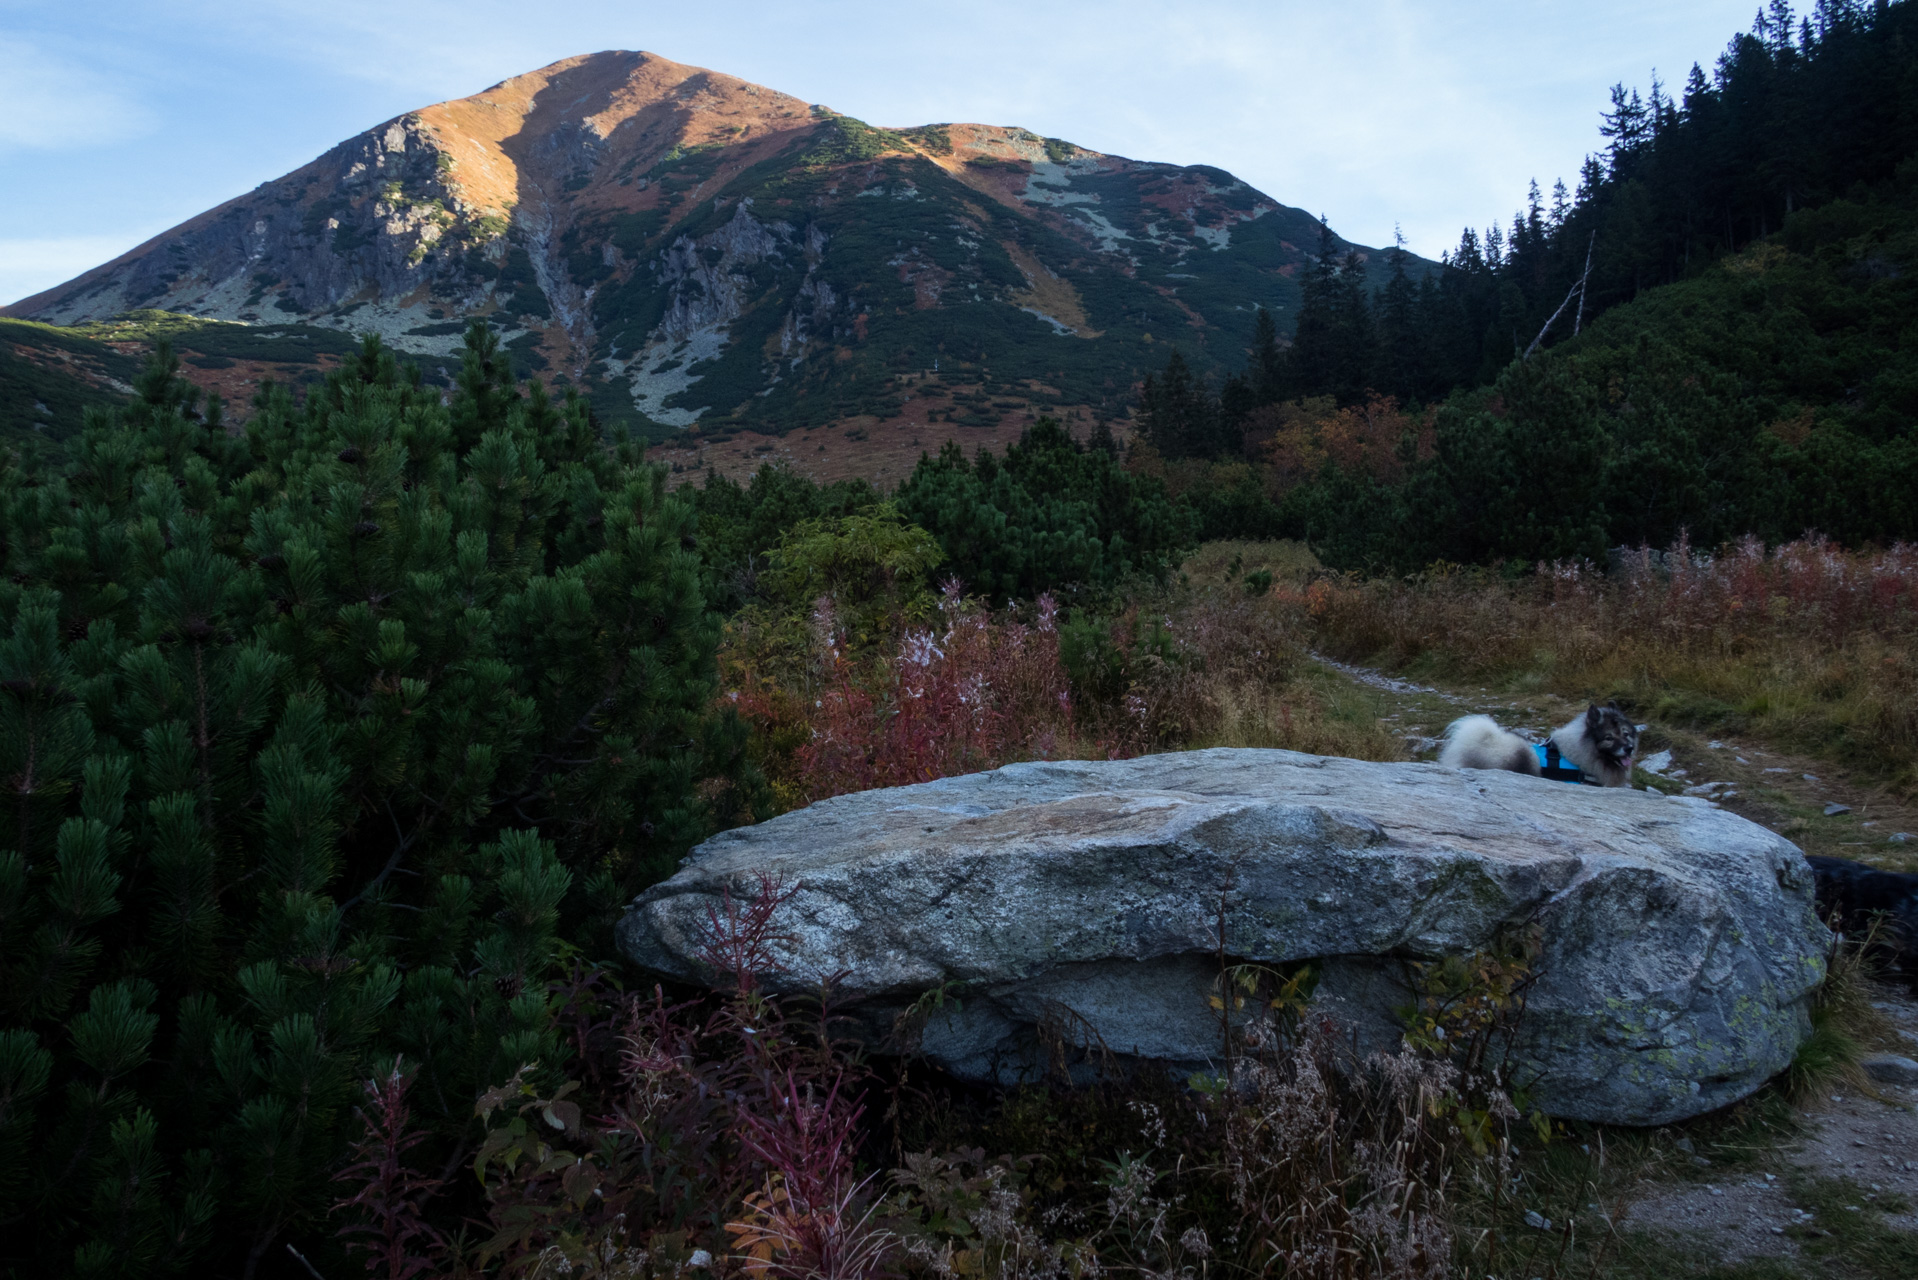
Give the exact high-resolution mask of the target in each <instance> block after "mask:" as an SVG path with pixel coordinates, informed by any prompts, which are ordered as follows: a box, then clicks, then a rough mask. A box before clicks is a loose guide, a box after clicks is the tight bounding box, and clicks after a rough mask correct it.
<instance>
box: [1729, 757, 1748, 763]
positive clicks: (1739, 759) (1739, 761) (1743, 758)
mask: <svg viewBox="0 0 1918 1280" xmlns="http://www.w3.org/2000/svg"><path fill="white" fill-rule="evenodd" d="M1732 759H1734V760H1736V761H1738V763H1740V764H1750V763H1751V761H1749V760H1747V759H1745V757H1744V756H1733V757H1732Z"/></svg>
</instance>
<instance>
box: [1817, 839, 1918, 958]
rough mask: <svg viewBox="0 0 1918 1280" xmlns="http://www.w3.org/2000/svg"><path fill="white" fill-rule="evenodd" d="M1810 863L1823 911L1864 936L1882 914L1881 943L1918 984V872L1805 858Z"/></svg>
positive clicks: (1831, 918) (1844, 861) (1828, 918)
mask: <svg viewBox="0 0 1918 1280" xmlns="http://www.w3.org/2000/svg"><path fill="white" fill-rule="evenodd" d="M1805 861H1806V862H1809V863H1810V864H1811V873H1812V879H1813V883H1814V885H1815V886H1816V893H1817V897H1818V914H1819V915H1820V916H1821V917H1823V918H1824V919H1827V920H1833V919H1835V920H1836V921H1837V923H1838V927H1839V928H1840V929H1842V930H1844V931H1845V932H1846V933H1849V934H1855V935H1857V936H1859V937H1863V936H1865V934H1866V933H1867V932H1868V930H1869V929H1870V927H1871V920H1872V917H1873V916H1883V917H1884V921H1885V930H1884V932H1883V933H1882V934H1880V935H1879V941H1880V942H1881V943H1882V944H1883V946H1884V947H1885V949H1886V950H1887V951H1889V952H1890V953H1891V956H1892V958H1893V960H1894V961H1895V962H1896V964H1897V966H1898V967H1899V968H1901V969H1903V970H1904V972H1905V974H1906V976H1908V977H1909V978H1911V979H1912V981H1913V983H1914V984H1918V875H1907V874H1905V873H1903V872H1898V871H1880V870H1879V869H1878V868H1876V867H1868V866H1866V865H1865V864H1864V863H1862V862H1847V861H1846V860H1845V859H1843V858H1806V859H1805Z"/></svg>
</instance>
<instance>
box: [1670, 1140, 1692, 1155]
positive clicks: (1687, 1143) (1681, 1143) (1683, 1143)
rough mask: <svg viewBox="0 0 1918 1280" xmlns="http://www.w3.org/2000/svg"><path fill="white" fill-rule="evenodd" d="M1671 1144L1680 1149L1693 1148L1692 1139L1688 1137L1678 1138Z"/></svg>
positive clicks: (1689, 1149) (1688, 1150)
mask: <svg viewBox="0 0 1918 1280" xmlns="http://www.w3.org/2000/svg"><path fill="white" fill-rule="evenodd" d="M1673 1145H1674V1146H1676V1147H1677V1148H1678V1149H1679V1150H1680V1151H1684V1152H1690V1151H1691V1150H1693V1147H1692V1140H1691V1139H1690V1138H1680V1139H1679V1140H1678V1141H1677V1142H1676V1143H1674V1144H1673Z"/></svg>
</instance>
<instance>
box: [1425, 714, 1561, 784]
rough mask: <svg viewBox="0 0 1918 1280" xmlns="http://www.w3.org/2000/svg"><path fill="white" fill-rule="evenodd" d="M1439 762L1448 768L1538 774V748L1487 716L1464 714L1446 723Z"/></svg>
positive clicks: (1534, 775) (1536, 775) (1535, 775)
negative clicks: (1533, 747)
mask: <svg viewBox="0 0 1918 1280" xmlns="http://www.w3.org/2000/svg"><path fill="white" fill-rule="evenodd" d="M1438 762H1439V763H1440V764H1442V765H1444V766H1445V767H1446V768H1448V769H1509V770H1511V771H1512V772H1513V773H1529V774H1531V775H1532V776H1533V777H1534V778H1536V777H1538V774H1539V764H1538V752H1536V751H1534V750H1533V749H1532V744H1531V743H1529V742H1527V741H1525V739H1523V738H1521V737H1519V736H1518V735H1517V734H1516V733H1507V732H1506V731H1505V730H1503V729H1501V728H1499V727H1498V721H1496V720H1494V719H1492V717H1490V716H1463V717H1461V718H1459V719H1457V720H1454V721H1452V723H1450V724H1448V725H1446V726H1445V747H1444V749H1443V750H1441V751H1440V752H1439V758H1438Z"/></svg>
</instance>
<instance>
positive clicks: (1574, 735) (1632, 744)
mask: <svg viewBox="0 0 1918 1280" xmlns="http://www.w3.org/2000/svg"><path fill="white" fill-rule="evenodd" d="M1552 741H1553V742H1555V743H1557V744H1558V753H1559V755H1561V756H1563V757H1565V758H1566V759H1567V760H1570V761H1571V762H1572V763H1573V764H1575V765H1577V766H1578V767H1579V768H1581V769H1583V770H1584V771H1585V772H1586V773H1587V774H1589V775H1590V776H1592V777H1594V778H1596V779H1598V785H1599V786H1601V787H1623V786H1626V785H1628V784H1629V783H1630V782H1631V780H1632V757H1633V756H1634V755H1635V754H1637V752H1638V727H1637V726H1636V725H1634V724H1633V723H1632V718H1631V717H1630V716H1628V715H1626V714H1625V713H1624V712H1623V711H1620V710H1619V709H1618V704H1617V703H1616V702H1608V703H1606V704H1605V705H1604V706H1602V707H1601V706H1598V705H1597V704H1592V705H1590V706H1587V707H1586V708H1585V714H1584V715H1582V716H1580V717H1578V718H1577V719H1576V720H1573V721H1572V722H1571V723H1570V724H1568V725H1566V726H1565V727H1564V728H1563V729H1560V730H1559V731H1558V732H1557V733H1554V734H1553V735H1552Z"/></svg>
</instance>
